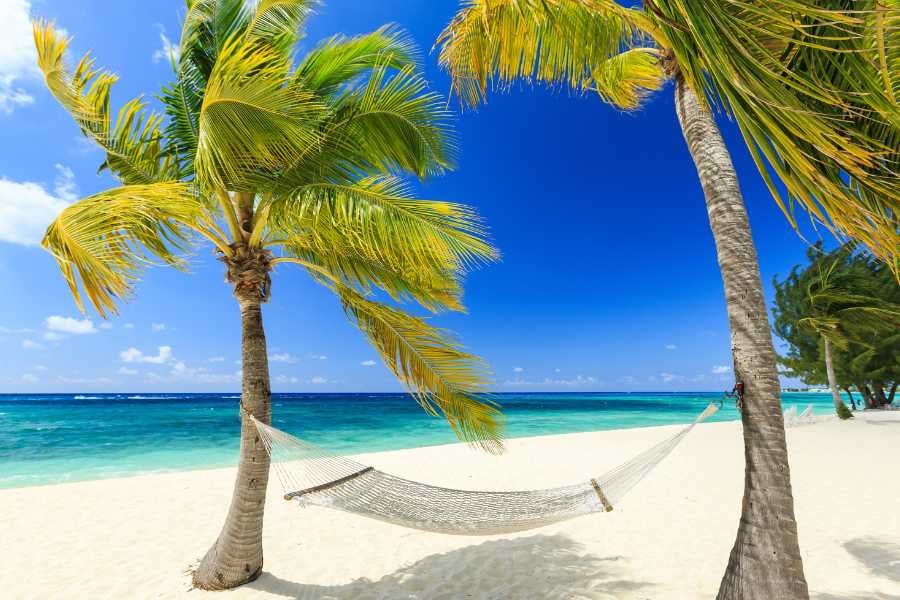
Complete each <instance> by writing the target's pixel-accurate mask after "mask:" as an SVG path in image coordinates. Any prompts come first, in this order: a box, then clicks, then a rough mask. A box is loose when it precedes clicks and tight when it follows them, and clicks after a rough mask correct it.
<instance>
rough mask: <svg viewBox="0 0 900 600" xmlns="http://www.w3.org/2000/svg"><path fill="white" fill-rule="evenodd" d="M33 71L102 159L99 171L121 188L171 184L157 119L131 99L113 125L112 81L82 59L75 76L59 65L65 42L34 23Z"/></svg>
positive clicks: (113, 78)
mask: <svg viewBox="0 0 900 600" xmlns="http://www.w3.org/2000/svg"><path fill="white" fill-rule="evenodd" d="M34 40H35V46H36V48H37V55H38V65H39V67H40V69H41V71H42V72H43V74H44V80H45V82H46V84H47V87H48V88H49V89H50V92H51V93H52V94H53V96H54V97H55V98H56V99H57V101H59V103H60V104H61V105H62V106H63V108H65V109H66V110H67V111H68V112H69V114H70V115H72V118H73V119H75V122H76V123H77V124H78V126H79V127H80V128H81V131H82V133H84V135H85V136H87V137H88V138H90V139H92V140H93V141H94V142H96V143H97V144H98V145H99V146H100V147H101V148H102V149H103V150H104V152H105V153H106V161H105V162H104V163H103V165H102V167H101V168H108V169H109V170H110V171H111V172H112V173H113V174H114V175H115V176H116V177H117V178H118V179H119V180H120V181H122V183H125V184H146V183H152V182H154V181H161V180H166V179H171V178H172V177H174V176H175V175H176V172H175V171H176V168H175V167H176V165H175V163H174V161H173V160H172V158H171V157H170V156H168V155H167V154H166V153H164V152H163V147H162V140H161V138H162V133H161V124H162V117H161V116H160V115H156V114H154V113H149V112H147V110H146V104H145V103H144V102H143V101H142V100H141V99H140V98H135V99H133V100H130V101H129V102H126V103H125V105H123V106H122V108H121V109H120V110H119V112H118V115H117V117H116V121H115V123H112V113H111V111H110V106H109V104H110V102H109V100H110V91H111V88H112V86H113V84H114V83H115V82H116V80H117V77H116V76H115V75H113V74H112V73H110V72H108V71H103V70H101V69H97V68H95V67H94V61H93V59H92V58H91V57H90V54H85V55H84V57H83V58H82V59H81V61H80V62H79V63H78V65H77V66H76V67H75V70H74V71H72V72H70V71H69V70H68V69H66V67H65V64H64V60H65V55H66V49H67V48H68V45H69V40H68V39H67V38H66V37H65V36H64V35H62V34H61V33H60V32H59V31H58V30H57V29H56V28H55V27H54V26H53V25H52V24H50V23H45V22H41V21H36V22H35V23H34Z"/></svg>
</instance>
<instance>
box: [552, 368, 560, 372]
mask: <svg viewBox="0 0 900 600" xmlns="http://www.w3.org/2000/svg"><path fill="white" fill-rule="evenodd" d="M553 372H554V373H561V372H562V369H560V368H556V369H553Z"/></svg>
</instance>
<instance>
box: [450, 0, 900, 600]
mask: <svg viewBox="0 0 900 600" xmlns="http://www.w3.org/2000/svg"><path fill="white" fill-rule="evenodd" d="M897 18H898V15H897V11H888V10H887V8H886V7H885V6H883V5H882V4H879V3H878V2H876V1H875V0H860V1H855V2H850V1H849V0H787V1H784V2H768V1H764V0H727V1H726V0H716V1H711V0H645V1H644V2H643V6H642V7H639V8H632V7H625V6H623V5H621V4H618V3H617V2H615V1H614V0H466V1H465V2H464V6H463V7H462V8H461V10H460V11H459V12H458V14H457V15H456V16H455V17H454V18H453V20H452V21H451V22H450V23H449V25H448V26H447V27H446V29H445V30H444V31H443V33H442V34H441V35H440V37H439V38H438V41H437V46H439V47H440V56H439V60H440V62H441V63H442V65H443V66H444V67H445V68H447V69H448V70H449V72H450V74H451V77H452V87H453V90H454V91H455V93H456V94H457V95H458V96H459V98H460V99H461V101H462V102H463V103H465V104H467V105H477V104H478V103H480V102H481V101H483V100H485V99H486V95H487V92H488V89H489V88H490V87H492V86H496V87H499V88H501V89H504V88H507V87H509V86H510V85H511V83H512V82H515V81H522V80H524V81H529V82H530V81H536V82H539V83H546V84H550V85H555V86H566V87H568V88H570V89H571V90H574V91H575V92H593V93H597V94H598V95H599V96H600V99H601V100H603V101H605V102H608V103H610V104H613V105H615V106H617V107H619V108H622V109H627V110H630V109H635V108H637V107H639V106H640V105H641V103H642V101H643V100H644V99H645V97H647V96H648V95H649V94H651V93H652V92H654V91H656V90H659V89H661V88H662V87H663V85H664V83H665V82H666V81H667V80H669V79H672V80H674V82H675V85H674V88H675V107H676V113H677V118H678V120H679V123H680V124H681V128H682V132H683V134H684V137H685V140H686V142H687V146H688V150H689V151H690V153H691V156H692V157H693V160H694V164H695V165H696V168H697V173H698V175H699V178H700V183H701V186H702V188H703V192H704V196H705V199H706V206H707V209H708V213H709V220H710V227H711V229H712V233H713V237H714V238H715V243H716V251H717V254H718V259H719V266H720V269H721V272H722V278H723V282H724V287H725V295H726V304H727V309H728V317H729V324H730V327H731V342H732V353H733V362H734V373H735V377H736V379H737V381H738V382H739V383H740V385H741V387H740V388H739V389H742V390H743V393H742V397H741V400H740V408H741V420H742V423H743V430H744V449H745V459H746V472H745V486H744V498H743V504H742V512H741V519H740V523H739V526H738V532H737V537H736V540H735V543H734V547H733V550H732V552H731V555H730V558H729V561H728V566H727V568H726V572H725V575H724V577H723V579H722V582H721V585H720V589H719V594H718V597H719V598H721V599H726V598H727V599H730V598H745V599H747V598H759V599H768V598H807V597H808V590H807V585H806V580H805V577H804V574H803V564H802V560H801V555H800V549H799V543H798V539H797V525H796V520H795V517H794V502H793V497H792V493H791V483H790V470H789V466H788V458H787V450H786V446H785V437H784V422H783V417H782V410H781V403H780V399H779V381H778V372H777V370H776V354H775V351H774V348H773V345H772V338H771V334H770V331H769V323H768V318H767V314H766V306H765V301H764V297H763V291H762V285H761V281H760V275H759V266H758V261H757V257H756V249H755V246H754V244H753V239H752V236H751V233H750V226H749V222H748V220H747V214H746V210H745V207H744V202H743V198H742V196H741V191H740V187H739V185H738V180H737V176H736V174H735V170H734V167H733V165H732V162H731V158H730V155H729V152H728V148H727V147H726V146H725V143H724V141H723V139H722V136H721V134H720V132H719V129H718V127H717V125H716V121H715V120H714V118H713V115H712V113H711V107H715V106H719V107H721V108H722V109H723V110H725V111H726V112H727V113H729V114H730V115H731V116H732V117H733V118H734V120H735V121H736V122H737V124H738V126H739V127H740V129H741V132H742V133H743V135H744V138H745V140H746V141H747V142H748V146H749V149H750V151H751V153H752V155H753V157H754V159H755V160H756V162H757V165H758V167H759V169H760V172H761V174H762V175H763V177H764V178H765V180H766V182H767V183H768V185H769V187H770V189H771V190H772V192H773V194H774V196H775V199H776V200H777V202H778V204H779V205H780V206H781V208H782V209H783V210H784V212H785V214H786V215H787V216H788V218H789V219H791V222H792V223H794V207H795V205H799V206H801V207H802V208H804V209H806V210H807V211H809V212H810V214H811V215H812V216H813V218H815V219H817V220H819V221H821V222H823V223H824V224H825V225H826V226H828V227H831V228H833V229H834V230H836V231H837V232H839V233H846V234H849V235H852V236H854V237H856V238H858V239H860V240H862V241H863V242H865V243H866V244H868V245H869V247H870V248H871V249H872V250H873V252H875V253H877V254H879V255H880V256H881V257H882V258H883V259H885V260H886V261H887V262H889V263H890V264H891V265H893V267H894V269H895V271H896V270H897V268H898V265H897V249H898V248H900V243H898V228H897V214H898V207H900V200H898V199H900V179H898V177H897V172H898V166H900V153H898V148H900V112H898V108H897V102H896V99H895V93H897V92H898V91H900V90H897V89H896V88H897V84H898V82H897V81H893V80H892V78H893V77H896V74H897V73H898V72H900V71H898V69H897V67H898V66H900V50H898V47H900V44H898V39H897V38H898V36H900V30H898V28H897V27H895V26H894V25H896V19H897ZM889 37H890V39H888V38H889ZM773 174H774V177H773ZM776 181H777V182H778V183H780V184H781V186H783V189H784V190H786V194H784V195H782V188H781V187H780V186H779V185H778V183H776Z"/></svg>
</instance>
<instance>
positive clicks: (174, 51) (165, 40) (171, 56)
mask: <svg viewBox="0 0 900 600" xmlns="http://www.w3.org/2000/svg"><path fill="white" fill-rule="evenodd" d="M157 27H159V41H160V43H161V44H162V47H161V48H158V49H156V50H155V51H154V52H153V56H152V58H153V62H154V63H158V62H160V61H163V60H164V61H166V62H169V61H171V60H175V61H176V62H177V61H178V57H179V56H181V49H180V48H179V47H178V44H175V43H173V42H172V40H170V39H169V36H167V35H166V30H165V28H163V26H162V25H157Z"/></svg>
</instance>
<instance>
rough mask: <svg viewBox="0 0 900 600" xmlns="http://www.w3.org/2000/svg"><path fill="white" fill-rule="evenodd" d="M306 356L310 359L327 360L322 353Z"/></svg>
mask: <svg viewBox="0 0 900 600" xmlns="http://www.w3.org/2000/svg"><path fill="white" fill-rule="evenodd" d="M306 358H308V359H310V360H328V357H327V356H325V355H324V354H307V355H306Z"/></svg>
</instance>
